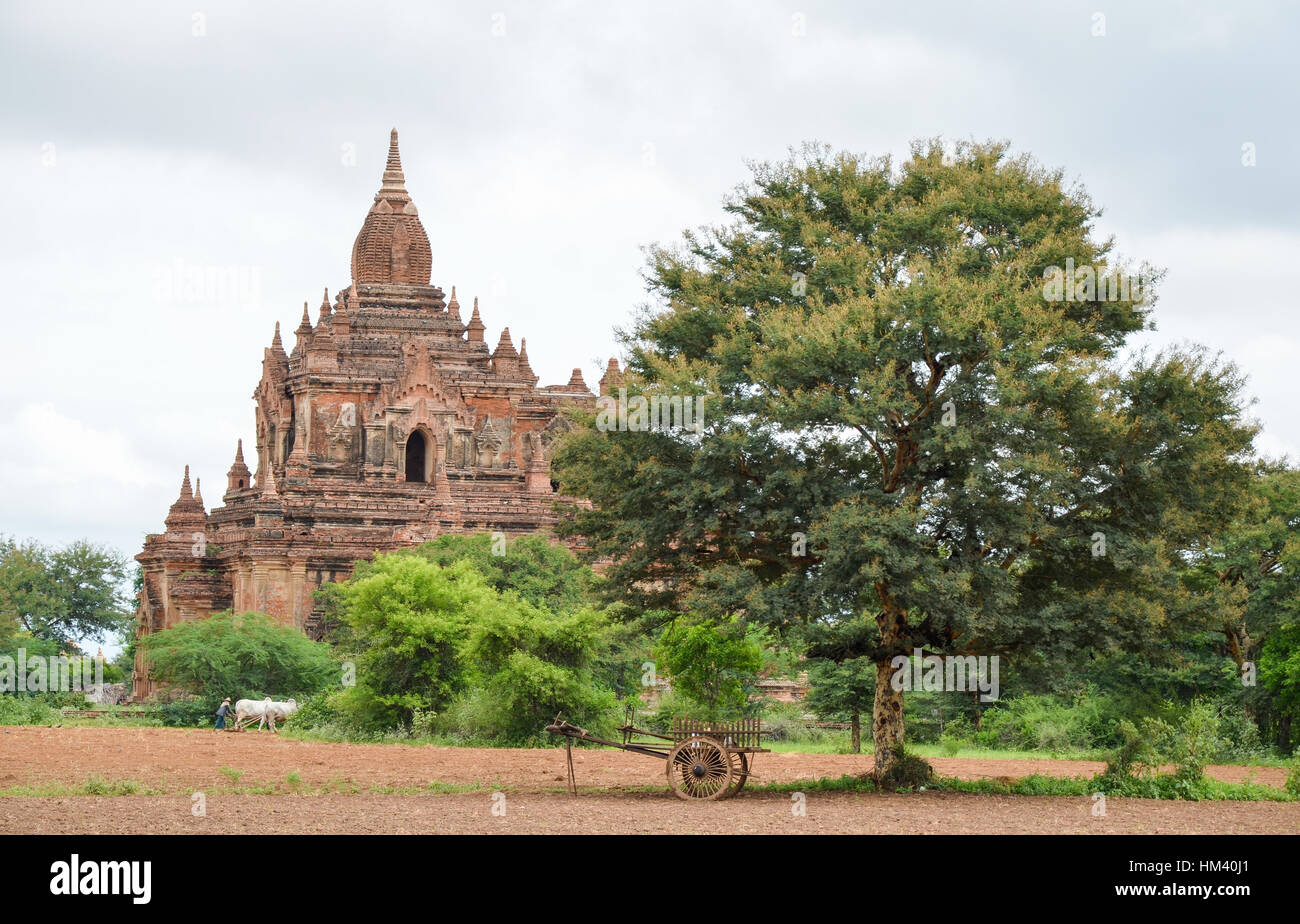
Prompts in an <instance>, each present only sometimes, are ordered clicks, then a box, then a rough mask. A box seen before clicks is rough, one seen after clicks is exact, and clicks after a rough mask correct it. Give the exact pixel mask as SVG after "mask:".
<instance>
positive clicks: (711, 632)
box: [654, 619, 763, 720]
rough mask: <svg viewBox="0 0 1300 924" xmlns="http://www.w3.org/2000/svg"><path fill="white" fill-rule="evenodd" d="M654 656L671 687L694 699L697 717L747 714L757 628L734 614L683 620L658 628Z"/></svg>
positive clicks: (759, 655) (757, 662) (756, 665)
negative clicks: (732, 616)
mask: <svg viewBox="0 0 1300 924" xmlns="http://www.w3.org/2000/svg"><path fill="white" fill-rule="evenodd" d="M654 657H655V660H656V662H657V666H658V668H659V669H660V670H661V671H662V672H663V673H665V674H667V675H668V677H669V680H670V681H671V682H672V685H673V690H674V692H679V693H682V694H685V695H686V696H687V697H688V698H689V699H691V700H692V701H693V702H695V703H697V704H699V707H700V710H701V712H702V714H701V715H699V716H698V718H701V719H708V720H714V719H724V718H732V717H735V716H739V715H743V714H745V713H747V711H748V706H749V694H750V693H751V692H753V689H754V683H755V681H756V680H757V679H758V671H759V669H760V668H761V667H762V666H763V646H762V642H761V634H760V633H759V631H758V630H757V627H755V626H752V625H751V626H746V625H745V624H744V623H742V622H741V621H739V620H737V619H722V620H715V619H704V620H700V621H695V622H686V621H683V622H675V623H673V624H672V625H670V626H668V627H667V628H666V629H664V632H663V634H662V635H661V636H660V637H659V641H658V643H657V644H656V645H655V647H654Z"/></svg>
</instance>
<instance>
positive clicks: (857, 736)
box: [852, 709, 862, 754]
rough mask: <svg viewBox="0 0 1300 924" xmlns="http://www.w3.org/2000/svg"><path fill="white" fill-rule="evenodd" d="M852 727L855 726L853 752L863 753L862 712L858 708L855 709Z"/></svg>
mask: <svg viewBox="0 0 1300 924" xmlns="http://www.w3.org/2000/svg"><path fill="white" fill-rule="evenodd" d="M852 727H853V753H854V754H861V753H862V713H861V712H860V711H859V710H857V709H854V710H853V726H852Z"/></svg>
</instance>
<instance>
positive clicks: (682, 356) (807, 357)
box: [555, 142, 1254, 774]
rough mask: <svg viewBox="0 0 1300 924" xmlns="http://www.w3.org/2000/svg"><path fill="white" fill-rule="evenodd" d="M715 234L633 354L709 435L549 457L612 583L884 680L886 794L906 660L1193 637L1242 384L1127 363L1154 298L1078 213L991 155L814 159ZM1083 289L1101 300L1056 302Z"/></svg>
mask: <svg viewBox="0 0 1300 924" xmlns="http://www.w3.org/2000/svg"><path fill="white" fill-rule="evenodd" d="M727 209H728V211H729V213H730V214H731V216H732V218H733V221H732V222H731V223H729V224H727V225H724V226H721V227H715V228H710V229H704V230H702V231H700V232H690V233H687V234H686V235H685V239H684V242H683V244H682V245H681V246H680V247H678V248H674V249H669V248H655V249H654V250H653V251H652V252H651V258H650V263H649V267H648V270H647V273H646V276H647V280H648V284H649V288H650V292H651V295H652V298H653V303H652V304H651V305H650V306H649V308H648V309H647V311H646V312H645V313H644V314H643V315H642V316H641V317H640V318H638V320H637V321H636V323H635V325H634V326H633V328H632V329H631V330H630V331H628V332H626V333H625V335H624V338H623V339H624V342H625V344H626V346H627V348H628V350H629V352H630V354H631V360H630V369H631V374H630V379H629V389H631V390H633V391H640V392H643V393H646V394H649V395H656V394H661V395H667V394H675V395H703V396H705V397H706V401H705V405H704V408H705V412H704V416H705V427H704V429H703V432H702V433H699V434H696V433H694V432H690V431H684V430H664V429H657V430H650V431H642V432H636V431H632V432H628V431H620V432H613V431H610V432H601V431H600V430H597V429H596V428H595V427H594V426H592V425H591V423H592V419H591V418H586V419H585V420H584V418H583V417H582V416H581V415H578V414H574V415H573V416H574V419H575V422H577V423H579V424H581V423H584V422H585V423H587V424H588V425H587V426H586V427H581V428H579V429H578V430H577V431H575V433H574V434H573V435H572V436H571V438H569V439H568V440H566V442H565V444H564V445H562V446H561V447H560V448H559V450H558V451H557V453H556V456H555V471H556V472H557V474H558V477H559V478H560V479H561V481H562V485H563V489H564V490H565V492H566V493H570V494H573V495H576V496H581V497H586V498H589V499H590V500H591V501H592V502H593V505H594V506H593V507H592V508H591V509H585V508H576V509H575V510H573V519H572V522H571V525H570V526H569V527H568V529H571V530H572V531H573V532H574V533H577V534H581V535H583V536H585V537H587V539H588V541H589V542H590V543H591V544H592V547H593V553H594V554H596V555H601V556H608V557H610V558H612V559H613V562H614V564H613V566H612V567H611V568H610V569H609V571H608V572H607V575H608V576H609V578H610V579H611V582H612V583H613V584H614V585H615V586H617V587H618V588H621V589H622V590H623V591H624V592H625V593H626V594H627V595H628V596H629V597H633V598H643V599H648V600H649V601H650V602H652V603H654V604H655V605H664V606H671V607H674V608H676V609H678V610H679V611H697V612H698V611H702V612H704V613H707V614H716V613H734V614H740V615H743V616H744V617H745V618H747V619H750V620H761V621H764V622H768V623H770V624H772V625H775V626H777V627H779V628H781V629H783V630H795V632H796V634H798V635H801V636H802V637H803V638H804V639H805V641H806V642H807V644H808V645H809V646H810V651H811V653H812V654H813V655H815V656H821V657H826V658H830V659H832V660H835V661H843V660H848V659H852V658H862V657H867V658H870V659H871V660H872V662H873V663H874V664H875V666H876V671H877V676H876V693H875V696H874V717H873V733H874V738H875V767H876V772H877V774H880V773H882V772H883V771H884V770H885V769H886V768H887V767H888V765H889V764H890V763H891V762H892V761H893V760H894V755H895V753H896V749H897V748H898V747H899V746H900V745H901V744H902V741H903V721H902V693H901V692H900V691H896V690H894V689H893V688H892V685H891V683H890V680H891V677H892V673H893V672H892V669H891V667H890V660H891V659H892V658H893V657H894V656H896V655H900V654H903V655H905V654H910V653H911V651H912V650H913V649H914V648H921V649H923V650H924V651H925V652H927V653H933V654H939V655H944V654H956V653H960V654H990V655H992V654H998V655H1000V656H1004V657H1015V656H1016V655H1017V654H1018V653H1022V652H1026V651H1034V652H1043V651H1050V652H1051V653H1052V655H1053V657H1055V658H1058V659H1060V660H1061V661H1062V662H1064V663H1070V662H1072V661H1073V662H1074V663H1077V662H1078V660H1079V659H1080V658H1084V657H1087V656H1088V654H1089V652H1093V651H1112V650H1147V649H1151V648H1153V647H1156V646H1158V645H1159V644H1160V641H1161V639H1163V638H1167V637H1168V636H1169V635H1170V634H1171V633H1172V632H1174V631H1175V630H1176V629H1178V628H1180V627H1181V626H1182V625H1183V624H1184V623H1186V622H1187V621H1189V620H1191V619H1192V618H1193V614H1194V611H1195V607H1194V606H1193V601H1192V599H1191V597H1192V596H1194V595H1193V594H1192V592H1191V591H1190V590H1188V589H1187V588H1186V587H1185V586H1184V585H1183V583H1182V582H1181V581H1180V580H1179V579H1178V577H1179V574H1180V573H1181V571H1182V566H1183V565H1184V559H1183V556H1184V555H1185V554H1186V553H1187V551H1188V550H1190V549H1194V548H1197V547H1200V546H1203V545H1204V543H1205V542H1206V537H1207V536H1208V535H1209V533H1210V532H1211V530H1212V528H1213V527H1214V526H1215V525H1217V524H1220V523H1222V522H1224V521H1225V520H1226V519H1228V518H1230V517H1231V516H1232V514H1233V512H1234V509H1235V503H1236V501H1237V499H1238V498H1239V496H1240V494H1241V492H1242V491H1243V488H1244V485H1245V483H1246V480H1247V478H1248V472H1247V467H1246V465H1245V462H1246V461H1247V460H1248V458H1249V455H1250V453H1251V440H1252V438H1253V434H1254V428H1253V426H1252V425H1251V424H1249V423H1248V422H1246V421H1245V419H1244V417H1243V404H1244V402H1243V399H1242V396H1241V392H1240V387H1241V378H1240V376H1239V374H1238V373H1237V371H1236V370H1235V369H1234V368H1233V367H1232V366H1231V365H1229V364H1225V363H1223V362H1220V361H1218V360H1217V359H1216V358H1214V357H1212V356H1209V355H1207V354H1206V353H1205V351H1203V350H1200V349H1197V348H1189V349H1184V350H1168V351H1165V352H1162V353H1159V354H1155V355H1146V354H1138V355H1136V356H1126V353H1125V352H1124V348H1125V344H1126V341H1127V340H1128V338H1129V337H1130V336H1131V335H1132V334H1134V333H1136V332H1138V331H1140V330H1142V329H1143V328H1144V326H1146V325H1147V322H1148V319H1149V314H1150V310H1151V304H1152V300H1153V294H1152V288H1151V285H1152V284H1153V281H1154V279H1155V277H1156V274H1154V273H1153V272H1152V271H1150V270H1149V269H1148V268H1146V267H1142V268H1141V274H1142V275H1141V277H1140V284H1139V285H1138V286H1132V285H1129V286H1123V285H1120V284H1118V283H1119V281H1120V279H1121V275H1120V274H1123V273H1127V272H1128V270H1129V267H1126V266H1123V265H1121V264H1119V263H1117V262H1116V261H1114V260H1113V258H1112V256H1111V253H1112V242H1111V241H1109V240H1097V239H1096V238H1095V237H1094V235H1093V223H1094V221H1095V219H1096V218H1097V216H1098V214H1099V212H1098V211H1097V210H1096V209H1095V208H1094V207H1093V205H1092V204H1091V202H1090V200H1089V199H1088V197H1087V195H1086V194H1085V193H1084V192H1083V191H1082V190H1081V189H1067V188H1065V187H1064V186H1063V184H1062V177H1061V174H1060V173H1059V172H1049V171H1046V170H1044V169H1043V168H1041V167H1039V166H1038V165H1037V164H1035V163H1034V162H1033V160H1032V159H1030V158H1029V157H1017V158H1012V157H1010V156H1009V155H1008V152H1007V148H1006V146H1005V145H1003V144H998V143H991V144H958V145H956V146H954V147H952V148H951V149H949V150H945V149H944V147H943V146H942V145H941V144H939V143H937V142H929V143H919V144H917V145H915V146H914V148H913V151H912V154H911V156H910V157H909V158H907V159H906V160H905V161H903V162H902V163H900V164H898V165H897V166H895V164H894V163H892V162H891V161H890V160H889V159H888V158H880V159H875V160H868V159H864V158H861V157H858V156H855V155H852V154H847V153H842V154H832V153H831V152H830V151H829V149H825V148H821V147H816V146H808V147H806V148H804V149H803V150H802V151H801V152H799V153H797V154H796V155H795V156H793V157H792V158H791V159H790V160H788V161H785V162H781V163H776V164H759V165H756V166H755V167H754V168H753V178H752V181H751V182H750V183H749V184H747V185H745V186H743V187H742V188H741V189H740V190H739V191H738V192H737V194H736V195H735V196H734V197H732V198H731V199H730V200H728V203H727ZM1067 261H1070V262H1069V263H1067ZM1071 264H1072V265H1073V266H1076V267H1081V268H1087V270H1088V271H1089V272H1091V273H1092V276H1093V279H1094V283H1095V282H1096V281H1097V280H1101V281H1102V284H1094V285H1092V286H1091V287H1083V286H1079V287H1074V286H1071V287H1070V289H1069V298H1060V299H1057V298H1056V295H1057V294H1058V292H1059V290H1057V292H1054V291H1053V290H1052V288H1051V287H1050V286H1048V285H1046V284H1045V279H1046V278H1048V277H1049V276H1050V275H1051V270H1052V268H1053V267H1066V266H1070V265H1071ZM1106 280H1111V281H1112V283H1113V284H1111V285H1109V286H1108V285H1106V284H1104V283H1105V281H1106ZM1072 282H1073V280H1072ZM801 539H805V540H806V545H805V544H804V543H803V542H801ZM801 553H802V554H801Z"/></svg>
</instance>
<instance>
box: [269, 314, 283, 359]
mask: <svg viewBox="0 0 1300 924" xmlns="http://www.w3.org/2000/svg"><path fill="white" fill-rule="evenodd" d="M271 349H273V350H279V351H280V352H281V353H283V352H284V341H282V340H281V339H280V322H279V321H276V322H275V336H274V337H272V338H271Z"/></svg>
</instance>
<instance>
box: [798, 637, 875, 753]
mask: <svg viewBox="0 0 1300 924" xmlns="http://www.w3.org/2000/svg"><path fill="white" fill-rule="evenodd" d="M808 682H809V684H810V689H809V690H808V699H807V703H808V707H809V708H810V709H812V710H813V711H814V712H816V713H817V714H818V715H820V716H824V717H827V718H836V719H839V718H841V717H842V718H847V719H848V720H849V721H850V723H852V740H851V748H852V751H853V753H854V754H857V753H860V752H861V750H862V713H864V712H865V713H867V714H868V715H870V714H871V705H872V703H874V702H875V699H876V665H875V664H874V663H873V662H872V661H871V659H870V658H850V659H848V660H847V661H840V662H838V663H837V662H835V661H814V662H813V663H812V665H811V666H810V667H809V668H808Z"/></svg>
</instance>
